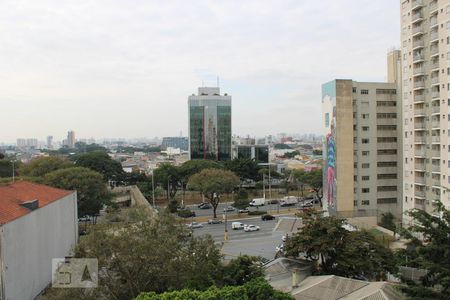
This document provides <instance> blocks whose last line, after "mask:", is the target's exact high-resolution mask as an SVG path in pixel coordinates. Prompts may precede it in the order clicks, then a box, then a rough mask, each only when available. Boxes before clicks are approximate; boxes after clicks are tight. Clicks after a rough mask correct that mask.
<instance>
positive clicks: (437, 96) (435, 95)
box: [431, 92, 441, 98]
mask: <svg viewBox="0 0 450 300" xmlns="http://www.w3.org/2000/svg"><path fill="white" fill-rule="evenodd" d="M440 95H441V94H440V93H439V92H431V98H439V97H440Z"/></svg>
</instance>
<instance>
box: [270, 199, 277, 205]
mask: <svg viewBox="0 0 450 300" xmlns="http://www.w3.org/2000/svg"><path fill="white" fill-rule="evenodd" d="M279 202H280V201H279V200H278V199H272V200H269V201H268V203H269V204H278V203H279Z"/></svg>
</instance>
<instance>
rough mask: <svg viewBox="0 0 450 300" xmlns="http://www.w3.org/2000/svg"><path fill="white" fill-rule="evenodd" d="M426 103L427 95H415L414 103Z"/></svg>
mask: <svg viewBox="0 0 450 300" xmlns="http://www.w3.org/2000/svg"><path fill="white" fill-rule="evenodd" d="M424 101H425V95H414V103H416V102H418V103H420V102H424Z"/></svg>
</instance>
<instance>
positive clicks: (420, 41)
mask: <svg viewBox="0 0 450 300" xmlns="http://www.w3.org/2000/svg"><path fill="white" fill-rule="evenodd" d="M412 45H413V49H417V48H422V47H423V46H424V42H423V39H418V40H414V41H413V44H412Z"/></svg>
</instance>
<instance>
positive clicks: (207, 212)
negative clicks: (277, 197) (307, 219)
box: [186, 202, 300, 218]
mask: <svg viewBox="0 0 450 300" xmlns="http://www.w3.org/2000/svg"><path fill="white" fill-rule="evenodd" d="M232 204H233V203H232V202H228V203H219V206H218V207H217V218H222V215H223V214H224V211H223V209H224V208H225V207H227V206H229V205H232ZM186 207H187V208H189V209H190V210H192V211H194V212H195V215H196V216H197V217H206V216H208V217H209V216H210V217H211V218H212V216H213V209H212V208H210V209H200V208H198V207H197V205H188V206H186ZM299 207H300V206H299V205H298V204H297V205H296V206H285V207H281V206H279V205H277V204H268V205H264V206H259V207H249V210H250V211H254V210H263V211H267V212H269V213H276V212H277V211H278V210H285V209H288V208H291V209H293V210H295V209H297V208H299ZM237 211H238V210H237V209H236V210H235V211H229V212H227V213H228V214H230V215H233V214H237V213H238V212H237Z"/></svg>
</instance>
